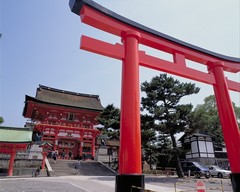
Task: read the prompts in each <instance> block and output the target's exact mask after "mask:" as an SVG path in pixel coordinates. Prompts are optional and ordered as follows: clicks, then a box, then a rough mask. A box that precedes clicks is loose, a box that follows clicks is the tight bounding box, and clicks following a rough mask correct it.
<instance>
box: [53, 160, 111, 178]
mask: <svg viewBox="0 0 240 192" xmlns="http://www.w3.org/2000/svg"><path fill="white" fill-rule="evenodd" d="M49 163H50V165H51V167H52V169H53V171H51V173H50V174H51V176H66V175H75V174H76V170H75V165H76V164H77V161H76V160H57V161H56V163H54V162H53V160H52V159H50V160H49ZM79 175H88V176H112V175H115V173H114V172H113V171H112V170H110V169H109V168H107V167H106V166H105V165H103V164H102V163H100V162H97V161H81V168H80V171H79Z"/></svg>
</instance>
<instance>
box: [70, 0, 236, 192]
mask: <svg viewBox="0 0 240 192" xmlns="http://www.w3.org/2000/svg"><path fill="white" fill-rule="evenodd" d="M69 5H70V8H71V10H72V12H74V13H75V14H77V15H79V16H80V17H81V21H82V22H83V23H86V24H89V25H91V26H93V27H96V28H98V29H100V30H103V31H105V32H108V33H111V34H113V35H117V36H119V37H120V38H121V40H122V43H123V44H119V43H117V44H115V45H113V44H110V43H106V42H103V41H100V40H97V39H93V38H90V37H86V36H82V38H81V49H84V50H87V51H91V52H94V53H98V54H102V55H105V56H108V57H112V58H115V59H120V60H122V61H123V65H122V97H121V124H120V153H119V175H117V176H116V192H120V191H124V192H125V191H131V188H132V186H133V185H134V186H138V187H141V188H142V189H144V176H143V175H142V168H141V136H140V133H141V132H140V101H139V97H140V95H139V65H141V66H144V67H148V68H152V69H155V70H159V71H164V72H167V73H172V74H174V75H179V76H182V77H185V78H189V79H192V80H196V81H200V82H203V83H207V84H210V85H213V87H214V92H215V96H216V101H217V105H218V111H219V116H220V121H221V124H222V130H223V135H224V140H225V143H226V147H227V151H228V157H229V161H230V166H231V171H232V184H233V190H234V192H237V191H240V163H239V159H240V133H239V128H238V124H237V121H236V117H235V113H234V111H233V106H232V103H231V99H230V96H229V92H228V90H233V91H238V92H240V84H239V82H234V81H231V80H228V79H227V78H225V76H224V71H228V72H232V73H237V72H239V71H240V59H239V58H232V57H228V56H224V55H220V54H217V53H213V52H211V51H207V50H205V49H202V48H199V47H196V46H193V45H190V44H188V43H185V42H182V41H180V40H177V39H174V38H172V37H169V36H167V35H164V34H162V33H159V32H157V31H154V30H152V29H149V28H147V27H145V26H142V25H140V24H138V23H136V22H134V21H131V20H129V19H127V18H125V17H122V16H120V15H118V14H116V13H114V12H112V11H110V10H108V9H106V8H105V7H102V6H101V5H99V4H97V3H95V2H93V1H90V0H70V1H69ZM139 44H143V45H146V46H149V47H152V48H155V49H157V50H160V51H163V52H166V53H169V54H171V55H172V57H173V62H170V61H166V60H163V59H161V58H157V57H153V56H150V55H147V54H146V53H145V52H143V51H140V50H139V49H138V46H139ZM186 59H188V60H191V61H194V62H197V63H200V64H203V65H206V66H207V67H208V73H204V72H201V71H198V70H195V69H191V68H188V67H187V66H186ZM129 138H130V139H129Z"/></svg>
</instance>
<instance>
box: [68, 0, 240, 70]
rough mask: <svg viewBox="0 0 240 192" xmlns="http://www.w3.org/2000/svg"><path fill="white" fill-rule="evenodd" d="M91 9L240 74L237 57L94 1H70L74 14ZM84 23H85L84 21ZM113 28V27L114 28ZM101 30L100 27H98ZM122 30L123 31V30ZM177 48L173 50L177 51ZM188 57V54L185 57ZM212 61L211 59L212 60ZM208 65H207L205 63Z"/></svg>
mask: <svg viewBox="0 0 240 192" xmlns="http://www.w3.org/2000/svg"><path fill="white" fill-rule="evenodd" d="M85 5H86V6H87V7H90V8H92V9H94V10H96V11H97V12H99V13H101V14H104V15H106V16H108V17H109V18H112V19H114V20H116V21H120V23H122V24H126V25H127V26H131V27H133V28H134V29H137V30H138V31H143V32H145V33H147V34H151V35H152V36H155V37H156V38H159V39H162V40H166V41H167V42H169V43H170V44H172V46H174V45H177V46H178V47H179V46H180V47H184V48H185V49H188V50H191V51H193V52H196V53H200V54H201V55H202V54H203V55H205V56H209V57H210V58H214V60H217V61H223V62H224V70H225V71H229V72H239V71H240V58H237V57H230V56H226V55H222V54H219V53H215V52H212V51H209V50H206V49H203V48H201V47H198V46H195V45H192V44H189V43H187V42H184V41H181V40H179V39H176V38H174V37H171V36H169V35H166V34H163V33H161V32H159V31H156V30H154V29H151V28H149V27H146V26H144V25H142V24H139V23H137V22H135V21H132V20H130V19H128V18H126V17H123V16H121V15H119V14H117V13H115V12H113V11H111V10H109V9H107V8H105V7H103V6H101V5H99V4H97V3H95V2H94V1H91V0H70V1H69V6H70V8H71V10H72V12H74V13H75V14H77V15H80V16H81V14H82V13H81V11H82V12H84V10H83V9H84V6H85ZM96 20H97V21H99V19H97V18H96ZM83 22H84V21H83ZM86 23H88V21H86ZM91 25H92V26H93V24H92V23H91ZM112 27H113V26H112ZM98 28H99V27H98ZM121 30H122V29H121ZM105 31H107V32H109V33H112V34H115V35H119V36H120V35H121V33H120V34H117V32H116V31H115V30H113V29H111V30H107V29H106V30H105ZM141 43H142V44H144V43H146V42H144V40H143V41H142V42H141ZM175 48H176V47H174V48H172V49H175ZM172 49H171V50H169V49H168V52H171V51H173V50H172ZM175 51H176V52H178V51H179V52H180V53H181V52H182V50H175ZM185 56H187V54H186V55H185ZM210 60H211V59H210ZM202 62H204V61H202ZM205 64H206V63H205Z"/></svg>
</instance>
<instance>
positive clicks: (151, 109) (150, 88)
mask: <svg viewBox="0 0 240 192" xmlns="http://www.w3.org/2000/svg"><path fill="white" fill-rule="evenodd" d="M199 90H200V89H199V88H198V87H196V86H195V84H192V83H181V82H180V81H178V80H175V79H174V78H173V77H171V76H167V74H160V75H159V76H156V77H153V78H152V80H151V81H150V82H146V81H145V82H143V83H142V85H141V91H143V92H145V93H146V97H143V98H142V102H141V104H142V111H145V112H146V115H145V116H146V118H147V119H148V123H145V124H148V125H152V126H153V128H154V129H155V131H158V133H159V135H161V134H164V135H168V136H170V138H171V141H172V146H173V150H174V152H175V155H176V156H175V158H176V163H177V173H178V176H179V177H183V173H182V169H181V165H180V162H179V155H178V150H177V143H176V140H175V137H174V135H175V134H176V133H179V132H183V131H185V130H186V129H187V128H188V117H189V114H190V113H191V111H192V108H193V106H192V104H179V102H180V100H181V98H182V97H184V96H188V95H191V94H196V93H198V92H199Z"/></svg>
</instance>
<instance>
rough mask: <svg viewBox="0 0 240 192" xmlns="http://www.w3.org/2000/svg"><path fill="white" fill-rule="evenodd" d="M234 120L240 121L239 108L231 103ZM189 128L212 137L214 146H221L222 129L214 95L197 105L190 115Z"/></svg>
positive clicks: (222, 140)
mask: <svg viewBox="0 0 240 192" xmlns="http://www.w3.org/2000/svg"><path fill="white" fill-rule="evenodd" d="M233 108H234V110H235V114H236V118H237V120H238V122H239V120H240V107H236V105H235V103H233ZM191 127H194V129H195V130H197V131H198V132H201V133H205V134H208V135H210V136H211V137H212V139H213V141H214V144H215V145H221V144H222V143H223V142H224V139H223V135H222V128H221V124H220V120H219V116H218V109H217V105H216V99H215V96H214V95H210V96H208V97H206V98H205V99H204V104H201V105H197V107H196V108H195V109H194V111H193V113H192V118H191Z"/></svg>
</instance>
